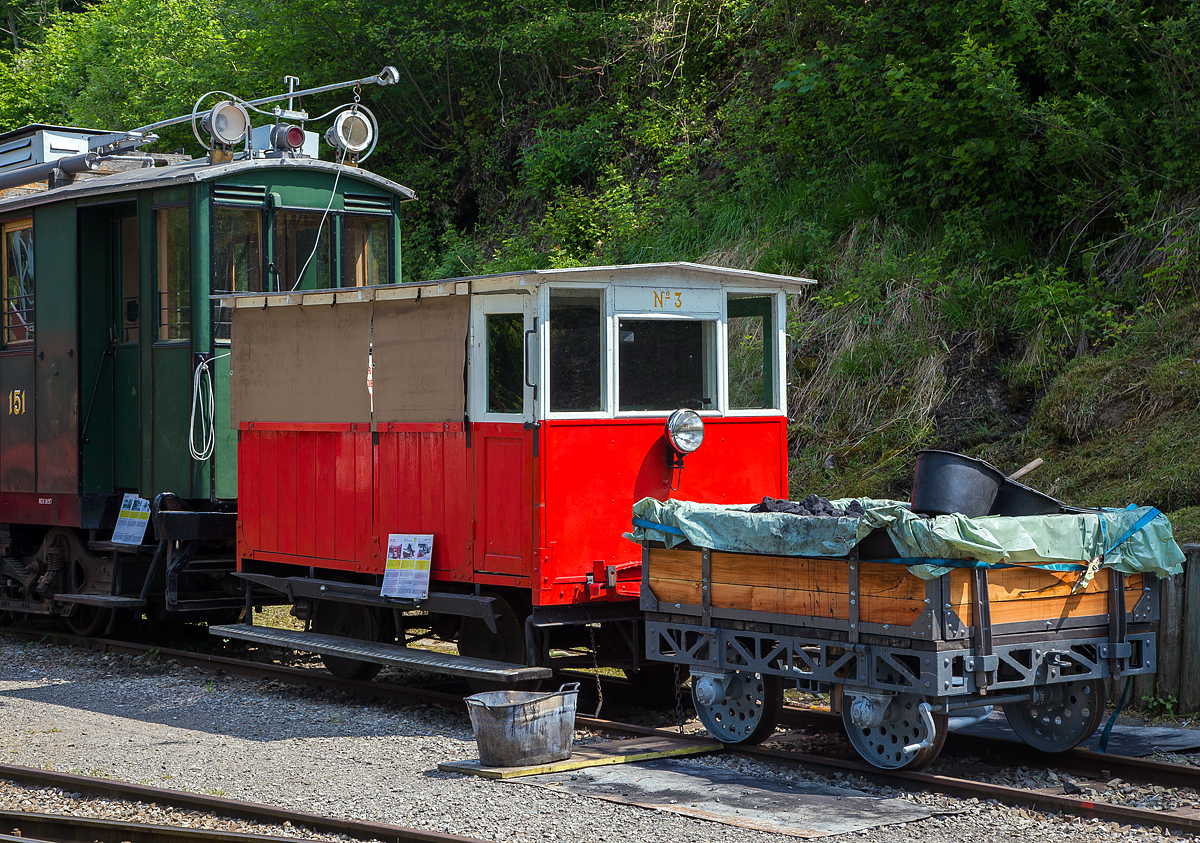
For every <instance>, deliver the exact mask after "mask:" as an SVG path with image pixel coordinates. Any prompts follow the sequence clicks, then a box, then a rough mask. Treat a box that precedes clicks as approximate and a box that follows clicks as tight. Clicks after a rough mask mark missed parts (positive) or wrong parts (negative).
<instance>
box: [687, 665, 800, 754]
mask: <svg viewBox="0 0 1200 843" xmlns="http://www.w3.org/2000/svg"><path fill="white" fill-rule="evenodd" d="M695 690H696V685H695V683H694V682H693V684H692V704H693V705H694V706H695V707H696V716H697V717H698V718H700V722H701V723H702V724H703V725H704V728H705V729H707V730H708V733H709V734H710V735H712V736H713V737H714V738H716V739H717V740H719V741H720V742H721V743H745V744H756V743H762V742H763V741H765V740H766V739H767V738H769V737H770V736H771V735H772V733H774V731H775V727H776V726H777V725H779V715H780V713H781V712H782V711H783V679H781V678H780V677H778V676H771V675H769V674H766V675H764V674H762V673H749V672H742V671H738V672H737V673H735V674H734V675H733V678H732V679H730V680H729V685H728V686H727V688H726V691H725V699H723V700H721V701H720V702H717V703H713V704H712V705H705V704H704V703H701V702H699V701H697V700H696V694H695Z"/></svg>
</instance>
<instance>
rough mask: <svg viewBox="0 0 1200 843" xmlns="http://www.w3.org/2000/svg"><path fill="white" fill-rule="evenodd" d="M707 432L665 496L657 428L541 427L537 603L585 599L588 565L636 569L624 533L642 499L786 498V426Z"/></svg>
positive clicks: (725, 424)
mask: <svg viewBox="0 0 1200 843" xmlns="http://www.w3.org/2000/svg"><path fill="white" fill-rule="evenodd" d="M704 425H705V432H704V443H703V444H702V445H701V446H700V448H699V449H697V450H696V452H695V453H692V454H689V455H688V456H686V457H685V458H684V464H683V469H682V472H677V473H676V475H675V478H674V481H675V483H677V485H678V489H677V490H676V491H672V490H671V486H672V477H671V472H670V471H669V470H668V468H667V450H666V449H667V444H666V439H665V438H664V420H663V419H645V420H641V419H621V420H617V421H613V420H604V421H602V422H596V421H591V420H571V421H566V420H564V421H547V422H543V423H542V431H543V438H542V470H543V472H544V475H543V478H544V479H543V483H544V485H543V492H542V494H543V499H542V502H543V503H544V521H543V523H544V527H543V533H544V537H543V541H544V542H545V546H546V547H548V548H549V549H550V554H549V561H548V563H547V564H546V565H544V566H542V569H541V570H539V571H535V572H534V573H535V576H537V577H538V578H539V579H541V580H542V582H541V585H542V588H541V590H540V592H538V593H535V595H534V601H535V603H540V604H546V603H552V604H553V603H570V602H575V601H576V600H579V599H583V594H585V593H586V588H585V585H584V584H583V579H584V578H585V577H586V575H587V574H588V573H589V572H592V571H593V568H594V564H593V563H594V562H597V561H599V562H601V563H602V564H603V565H624V564H629V563H638V562H640V561H641V548H640V547H639V546H638V545H635V544H633V543H632V542H630V541H628V540H626V539H624V538H622V535H621V534H622V533H625V532H628V531H629V530H630V529H631V526H632V525H631V524H630V517H631V508H632V506H633V504H634V503H635V502H637V501H639V500H641V499H642V498H645V497H653V498H658V499H659V500H665V499H667V498H674V499H676V500H689V501H698V502H701V503H757V502H759V501H761V500H762V498H763V496H764V495H770V496H772V497H787V491H788V489H787V421H786V420H785V419H784V418H782V417H767V418H758V419H753V418H723V419H718V418H713V419H708V418H706V419H705V420H704ZM632 574H633V571H630V573H629V575H630V576H632ZM622 578H624V577H622Z"/></svg>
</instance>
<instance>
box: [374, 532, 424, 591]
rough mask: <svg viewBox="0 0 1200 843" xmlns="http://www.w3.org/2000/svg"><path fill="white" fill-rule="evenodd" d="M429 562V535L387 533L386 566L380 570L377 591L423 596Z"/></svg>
mask: <svg viewBox="0 0 1200 843" xmlns="http://www.w3.org/2000/svg"><path fill="white" fill-rule="evenodd" d="M432 563H433V536H431V535H411V534H406V533H392V534H391V535H389V536H388V548H387V568H386V569H385V570H384V572H383V591H382V592H381V594H382V595H383V596H384V597H400V598H403V599H406V600H424V599H425V598H426V597H428V596H429V569H430V567H432Z"/></svg>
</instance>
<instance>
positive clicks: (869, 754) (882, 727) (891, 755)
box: [842, 694, 949, 770]
mask: <svg viewBox="0 0 1200 843" xmlns="http://www.w3.org/2000/svg"><path fill="white" fill-rule="evenodd" d="M923 702H925V698H924V697H923V696H921V695H920V694H897V695H896V696H894V697H892V699H891V702H889V703H888V707H887V708H886V709H885V710H884V712H883V722H882V723H880V724H879V725H878V726H869V727H862V726H856V725H854V723H853V722H852V720H851V715H850V712H851V706H850V705H849V704H848V701H847V700H843V701H842V724H843V725H844V726H845V727H846V736H847V737H848V738H850V743H851V745H852V746H853V747H854V749H855V750H856V751H857V752H858V754H859V755H861V756H862V757H863V758H864V759H866V760H867V761H869V762H870V763H872V764H874V765H875V766H876V767H882V768H884V769H886V770H920V769H921V768H923V767H928V766H929V765H930V764H932V763H933V762H934V760H935V759H936V758H937V757H938V755H939V754H940V753H941V751H942V746H943V745H944V744H945V743H946V733H947V731H949V730H948V729H947V728H946V714H945V712H941V713H937V712H931V716H932V718H933V735H932V736H930V734H929V726H928V724H927V723H926V721H925V718H924V717H922V716H921V710H920V706H921V703H923ZM927 737H932V741H931V742H930V744H929V746H927V747H925V748H923V749H917V750H908V751H906V750H905V747H907V746H914V745H916V744H920V743H924V741H925V739H926V738H927Z"/></svg>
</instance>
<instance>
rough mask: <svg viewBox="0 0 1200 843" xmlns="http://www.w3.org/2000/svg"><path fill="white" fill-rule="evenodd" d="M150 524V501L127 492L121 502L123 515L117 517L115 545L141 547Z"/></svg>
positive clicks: (114, 531) (114, 536) (114, 533)
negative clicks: (147, 526)
mask: <svg viewBox="0 0 1200 843" xmlns="http://www.w3.org/2000/svg"><path fill="white" fill-rule="evenodd" d="M149 523H150V501H148V500H146V499H145V498H139V497H138V496H137V495H135V494H133V493H132V492H126V493H125V497H124V499H122V501H121V514H120V515H118V516H117V527H116V529H115V530H113V537H112V540H113V544H132V545H140V544H141V543H142V539H143V538H144V537H145V535H146V525H147V524H149Z"/></svg>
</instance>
